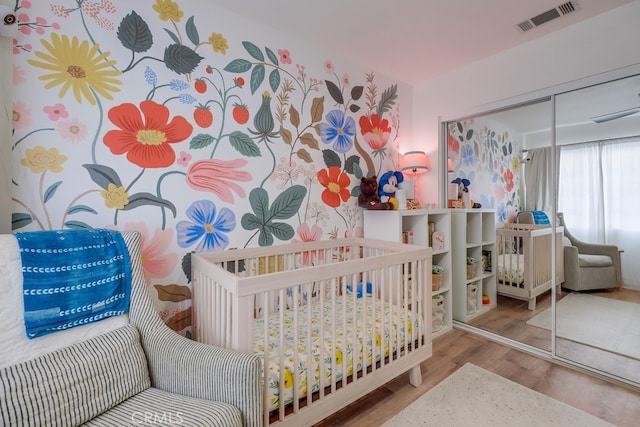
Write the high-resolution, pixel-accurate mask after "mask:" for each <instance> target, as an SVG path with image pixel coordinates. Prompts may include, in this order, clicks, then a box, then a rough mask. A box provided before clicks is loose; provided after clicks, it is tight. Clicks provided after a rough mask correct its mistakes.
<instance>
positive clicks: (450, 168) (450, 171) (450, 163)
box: [447, 157, 453, 173]
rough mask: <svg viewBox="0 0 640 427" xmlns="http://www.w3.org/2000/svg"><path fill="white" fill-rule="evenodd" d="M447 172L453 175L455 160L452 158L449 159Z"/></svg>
mask: <svg viewBox="0 0 640 427" xmlns="http://www.w3.org/2000/svg"><path fill="white" fill-rule="evenodd" d="M447 172H448V173H453V160H451V157H448V158H447Z"/></svg>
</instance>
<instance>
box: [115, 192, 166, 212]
mask: <svg viewBox="0 0 640 427" xmlns="http://www.w3.org/2000/svg"><path fill="white" fill-rule="evenodd" d="M140 206H158V207H161V208H167V209H169V210H170V211H171V213H173V217H174V218H175V217H176V207H175V205H174V204H173V203H171V202H170V201H168V200H165V199H161V198H160V197H157V196H154V195H153V194H151V193H136V194H131V195H129V203H127V204H126V205H124V207H123V208H122V210H123V211H130V210H132V209H135V208H139V207H140Z"/></svg>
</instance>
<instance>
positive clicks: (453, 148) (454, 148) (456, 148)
mask: <svg viewBox="0 0 640 427" xmlns="http://www.w3.org/2000/svg"><path fill="white" fill-rule="evenodd" d="M447 145H448V148H449V151H450V152H454V153H456V154H458V153H459V152H460V143H459V142H458V140H456V139H455V138H454V137H453V135H449V136H448V137H447Z"/></svg>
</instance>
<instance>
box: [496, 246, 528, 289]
mask: <svg viewBox="0 0 640 427" xmlns="http://www.w3.org/2000/svg"><path fill="white" fill-rule="evenodd" d="M497 266H498V281H499V282H500V283H502V284H505V285H509V286H515V287H519V288H524V255H523V254H502V255H498V264H497Z"/></svg>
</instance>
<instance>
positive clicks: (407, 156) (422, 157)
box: [400, 151, 431, 174]
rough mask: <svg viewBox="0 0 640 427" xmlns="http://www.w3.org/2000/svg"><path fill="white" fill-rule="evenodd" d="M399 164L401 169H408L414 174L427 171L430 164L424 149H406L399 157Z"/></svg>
mask: <svg viewBox="0 0 640 427" xmlns="http://www.w3.org/2000/svg"><path fill="white" fill-rule="evenodd" d="M400 165H401V167H402V170H403V171H406V170H410V171H412V172H413V173H414V174H417V173H423V172H429V167H430V166H431V164H430V162H429V156H427V154H426V153H425V152H424V151H407V152H406V153H404V155H403V156H402V158H401V159H400Z"/></svg>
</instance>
